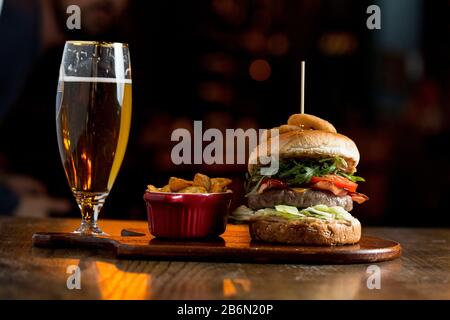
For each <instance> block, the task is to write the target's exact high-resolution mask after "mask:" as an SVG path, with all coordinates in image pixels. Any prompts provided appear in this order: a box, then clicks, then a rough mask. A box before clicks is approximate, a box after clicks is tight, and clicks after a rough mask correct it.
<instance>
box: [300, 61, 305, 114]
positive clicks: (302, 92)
mask: <svg viewBox="0 0 450 320" xmlns="http://www.w3.org/2000/svg"><path fill="white" fill-rule="evenodd" d="M301 78H302V79H301V80H302V83H301V88H300V113H301V114H304V113H305V61H302V64H301Z"/></svg>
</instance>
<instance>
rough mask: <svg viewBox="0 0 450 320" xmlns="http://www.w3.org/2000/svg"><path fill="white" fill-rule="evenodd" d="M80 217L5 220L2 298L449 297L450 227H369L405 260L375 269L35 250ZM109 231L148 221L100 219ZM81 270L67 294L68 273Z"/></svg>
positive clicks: (0, 232)
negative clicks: (41, 234)
mask: <svg viewBox="0 0 450 320" xmlns="http://www.w3.org/2000/svg"><path fill="white" fill-rule="evenodd" d="M78 224H79V220H78V219H45V220H38V219H21V218H0V299H450V230H449V229H402V228H397V229H392V228H364V229H363V233H364V234H365V235H368V236H376V237H381V238H386V239H392V240H395V241H398V242H400V243H401V244H402V247H403V255H402V257H400V258H399V259H395V260H392V261H386V262H381V263H378V264H377V266H378V267H380V270H381V283H380V284H381V288H380V289H379V290H378V289H372V290H371V289H369V288H368V286H367V281H368V280H369V281H370V278H369V277H370V276H371V273H370V272H368V267H369V266H370V265H371V264H354V265H305V264H255V263H220V262H182V261H167V260H158V261H146V260H127V259H125V260H124V259H117V258H116V257H115V256H114V255H113V254H112V253H108V252H107V251H105V250H99V249H91V250H86V249H77V248H71V249H48V248H36V247H33V246H32V244H31V237H32V235H33V234H34V233H36V232H38V231H43V230H46V231H48V232H68V231H71V230H73V229H75V227H76V226H77V225H78ZM100 226H101V227H102V228H103V229H104V230H105V231H106V232H108V233H110V234H120V232H121V230H122V229H124V228H125V229H133V228H141V226H142V222H133V221H106V220H103V221H100ZM70 266H78V267H79V268H80V270H81V289H80V290H76V289H75V290H69V289H67V286H66V282H67V278H68V277H69V276H70V274H68V273H67V268H68V267H70Z"/></svg>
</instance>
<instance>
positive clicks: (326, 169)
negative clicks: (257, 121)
mask: <svg viewBox="0 0 450 320" xmlns="http://www.w3.org/2000/svg"><path fill="white" fill-rule="evenodd" d="M345 168H347V162H346V161H345V159H343V158H341V157H334V158H323V159H302V160H297V159H283V160H281V161H280V168H279V170H278V172H277V173H276V174H274V175H272V176H263V175H261V174H260V172H259V168H257V167H255V168H254V169H253V172H252V173H251V174H247V183H246V186H245V187H246V192H247V195H248V194H253V193H255V192H256V191H257V190H258V188H259V186H260V184H261V182H262V181H263V179H264V178H265V177H272V178H280V179H282V180H284V181H286V182H287V183H288V185H289V186H302V185H304V184H307V183H309V182H310V181H311V178H312V177H314V176H316V177H321V176H325V175H328V174H337V175H340V176H343V177H345V178H347V179H349V180H350V181H353V182H360V181H365V180H364V178H362V177H359V176H355V175H353V174H350V173H346V172H345V171H344V170H345Z"/></svg>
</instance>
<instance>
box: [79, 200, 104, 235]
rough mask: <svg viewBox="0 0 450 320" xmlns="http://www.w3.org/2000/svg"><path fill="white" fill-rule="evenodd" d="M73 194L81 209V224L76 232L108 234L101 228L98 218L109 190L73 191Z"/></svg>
mask: <svg viewBox="0 0 450 320" xmlns="http://www.w3.org/2000/svg"><path fill="white" fill-rule="evenodd" d="M73 194H74V195H75V199H76V201H77V203H78V207H79V208H80V210H81V225H80V227H79V228H78V229H77V230H75V231H74V233H76V234H81V235H92V236H105V235H107V234H106V233H104V232H103V231H102V230H101V229H100V228H99V226H98V225H97V220H98V216H99V213H100V210H101V209H102V207H103V204H104V203H105V200H106V198H107V197H108V192H86V191H80V192H77V191H73Z"/></svg>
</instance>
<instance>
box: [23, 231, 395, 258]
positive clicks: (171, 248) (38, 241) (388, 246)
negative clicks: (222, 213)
mask: <svg viewBox="0 0 450 320" xmlns="http://www.w3.org/2000/svg"><path fill="white" fill-rule="evenodd" d="M32 239H33V245H34V246H37V247H49V248H68V247H77V248H80V247H85V248H93V249H104V250H108V251H111V252H113V253H114V254H115V255H116V256H117V257H119V258H122V259H152V260H155V259H167V260H181V261H186V260H189V261H234V262H256V263H267V262H286V263H300V262H301V263H326V264H350V263H368V262H380V261H387V260H392V259H395V258H398V257H399V256H400V255H401V247H400V245H399V244H398V243H397V242H395V241H392V240H386V239H381V238H377V237H370V236H363V237H362V238H361V241H360V242H359V243H358V244H355V245H346V246H325V247H320V246H295V245H283V244H269V243H264V242H258V241H252V240H251V237H250V234H249V231H248V226H247V225H231V224H229V225H228V226H227V229H226V231H225V233H224V234H223V235H221V236H220V237H217V238H214V239H201V240H196V241H193V240H190V241H179V240H178V241H176V240H165V239H159V238H155V237H153V236H152V235H151V234H150V233H149V232H148V228H147V224H146V223H145V222H142V223H141V225H139V223H136V227H135V228H134V229H133V230H127V229H123V230H122V231H121V234H117V235H115V234H111V235H108V236H101V237H89V236H81V235H77V234H71V233H47V232H39V233H35V234H33V238H32Z"/></svg>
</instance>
